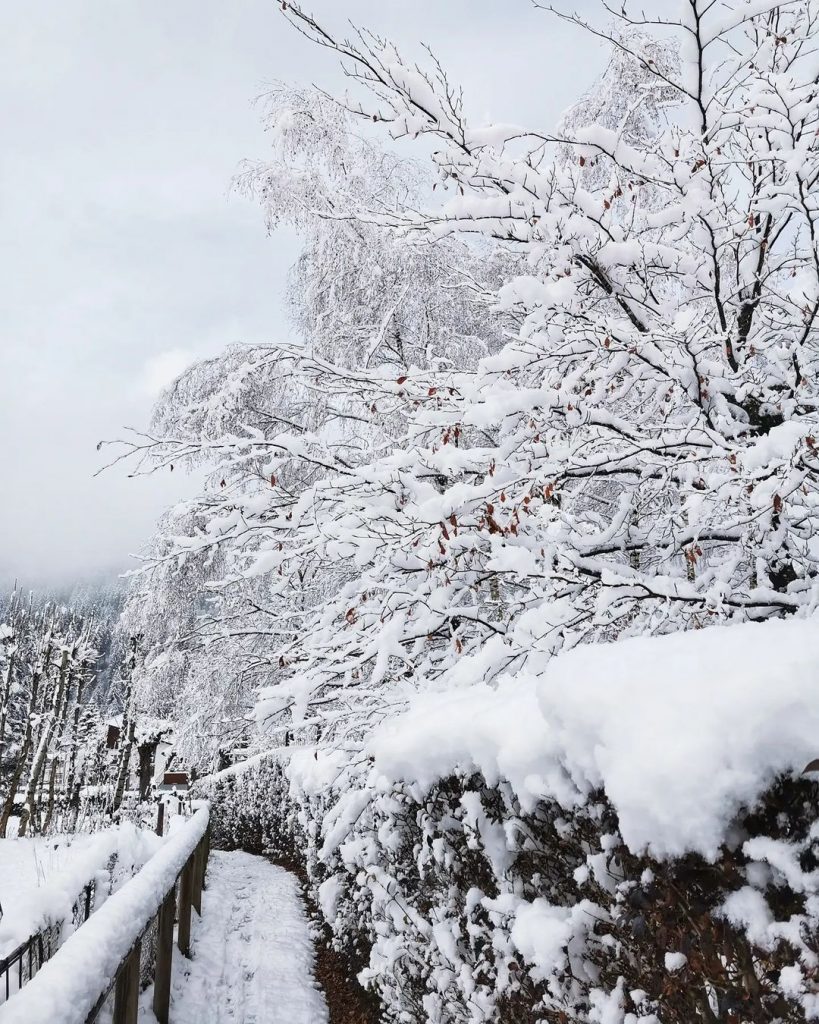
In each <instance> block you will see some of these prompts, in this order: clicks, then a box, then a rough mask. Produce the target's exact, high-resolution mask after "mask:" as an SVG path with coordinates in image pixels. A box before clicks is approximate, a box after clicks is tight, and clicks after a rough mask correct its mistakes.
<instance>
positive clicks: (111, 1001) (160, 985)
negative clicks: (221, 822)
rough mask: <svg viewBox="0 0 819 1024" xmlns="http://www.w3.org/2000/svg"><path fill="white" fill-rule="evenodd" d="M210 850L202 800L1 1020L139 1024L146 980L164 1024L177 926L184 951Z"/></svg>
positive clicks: (6, 1007) (13, 1023) (14, 1023)
mask: <svg viewBox="0 0 819 1024" xmlns="http://www.w3.org/2000/svg"><path fill="white" fill-rule="evenodd" d="M209 852H210V809H209V807H208V805H207V803H206V802H202V803H201V805H200V806H199V807H198V808H197V809H196V811H195V813H194V814H193V816H192V817H191V818H188V819H187V820H185V822H184V823H181V824H180V825H179V827H178V828H177V829H176V830H175V831H173V832H172V833H171V835H170V836H169V837H168V838H167V839H166V841H165V843H164V844H163V845H162V846H161V847H160V849H159V850H157V852H156V853H154V855H153V856H152V857H151V858H150V860H148V862H147V863H146V864H145V865H144V866H143V867H142V868H141V870H140V871H138V872H137V873H136V874H135V875H134V876H133V877H132V878H131V879H129V880H128V881H127V882H126V883H125V884H124V885H123V886H122V887H121V888H120V889H118V890H117V891H116V892H115V893H114V894H113V895H111V896H109V897H108V899H107V900H105V902H104V903H102V905H101V906H100V907H99V909H97V910H96V911H95V912H94V913H93V914H91V916H90V917H89V918H88V920H87V921H85V922H84V923H83V924H82V925H81V926H80V927H79V928H77V929H76V931H75V932H74V933H73V934H72V935H70V936H69V937H68V938H67V939H66V941H65V942H64V943H63V944H62V945H61V946H60V948H59V949H57V951H56V952H55V953H54V955H53V956H52V957H51V958H50V959H49V960H48V962H47V963H45V964H43V965H42V967H41V969H40V970H39V971H38V972H37V973H36V974H35V975H34V976H33V977H32V978H31V979H30V980H28V981H27V983H26V984H25V985H24V987H22V988H21V989H20V991H19V992H17V993H15V994H12V996H11V998H10V999H9V1000H8V1001H7V1002H5V1003H2V1004H0V1024H54V1021H55V1020H59V1021H60V1024H91V1022H95V1021H99V1022H101V1021H102V1020H105V1021H113V1024H136V1022H137V1013H138V1003H139V996H140V992H141V991H142V990H143V989H144V988H146V987H147V986H148V984H150V982H153V984H154V991H153V1011H154V1014H155V1016H156V1018H157V1020H158V1021H159V1024H168V1013H169V1004H170V992H171V970H172V964H173V944H174V926H175V925H176V926H177V928H176V941H177V944H178V946H179V949H180V951H181V953H183V954H184V955H185V956H188V955H189V954H190V943H191V916H192V913H193V911H194V910H195V911H196V912H197V913H201V907H202V889H203V887H204V883H205V873H206V870H207V863H208V856H209ZM55 1007H58V1008H59V1013H58V1016H56V1017H55Z"/></svg>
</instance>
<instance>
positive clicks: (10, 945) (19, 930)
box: [0, 824, 160, 957]
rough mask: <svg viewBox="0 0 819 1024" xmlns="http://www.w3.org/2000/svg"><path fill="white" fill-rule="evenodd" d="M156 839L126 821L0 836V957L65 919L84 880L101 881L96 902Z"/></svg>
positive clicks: (143, 859)
mask: <svg viewBox="0 0 819 1024" xmlns="http://www.w3.org/2000/svg"><path fill="white" fill-rule="evenodd" d="M159 844H160V840H159V839H158V838H157V837H156V836H154V835H152V834H150V833H146V832H141V831H139V830H138V829H136V828H134V826H133V825H129V824H124V825H121V826H119V827H118V828H112V829H106V830H104V831H102V832H95V833H92V834H78V835H74V836H51V837H35V838H30V839H2V840H0V906H2V908H3V915H2V919H0V957H2V956H4V955H6V954H7V953H10V952H11V951H12V950H13V949H14V948H15V947H16V946H18V945H19V944H20V943H21V942H24V941H25V940H26V939H27V938H28V937H29V936H30V935H33V934H34V933H35V932H37V931H39V930H40V929H41V928H43V927H46V926H48V925H50V924H56V923H58V922H64V923H65V922H70V920H71V911H72V906H73V904H74V902H75V900H76V899H77V897H78V896H79V895H80V893H81V892H82V889H83V887H84V886H85V885H87V884H88V882H90V881H94V880H99V881H100V883H101V885H100V896H98V898H97V901H96V902H97V904H99V902H100V900H101V897H102V892H103V890H104V891H106V892H107V890H108V888H109V887H110V886H111V884H112V882H113V884H114V885H116V884H117V883H118V882H121V881H122V880H124V879H125V878H127V877H129V876H130V875H131V874H132V873H133V871H134V870H135V869H137V868H139V867H140V866H141V865H142V864H144V863H145V862H146V861H147V859H148V858H149V857H150V856H151V854H152V853H153V852H154V850H155V849H156V848H157V846H158V845H159ZM114 856H115V857H116V868H115V871H114V878H113V879H111V877H110V876H109V875H108V873H107V872H108V867H109V865H110V863H111V861H112V857H114ZM65 937H66V936H65V934H64V935H63V938H65Z"/></svg>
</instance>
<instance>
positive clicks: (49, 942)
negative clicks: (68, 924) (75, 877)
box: [0, 882, 97, 1002]
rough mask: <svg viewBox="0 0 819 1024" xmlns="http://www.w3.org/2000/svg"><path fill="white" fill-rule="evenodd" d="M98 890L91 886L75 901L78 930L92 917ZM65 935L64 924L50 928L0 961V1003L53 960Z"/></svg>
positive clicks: (29, 938) (60, 923)
mask: <svg viewBox="0 0 819 1024" xmlns="http://www.w3.org/2000/svg"><path fill="white" fill-rule="evenodd" d="M96 889H97V887H96V883H95V882H89V883H88V884H87V885H86V886H84V887H83V890H82V892H81V893H80V895H79V896H78V897H77V899H76V900H75V901H74V905H73V907H72V908H71V909H72V919H73V922H74V927H75V928H79V927H80V925H81V924H83V923H84V922H85V921H87V920H88V918H89V917H90V916H91V911H92V910H93V906H94V898H95V896H96ZM62 931H63V926H62V922H60V921H57V922H55V923H53V924H49V925H47V926H46V927H45V928H42V929H41V930H40V931H38V932H35V934H34V935H30V936H29V937H28V938H27V939H26V940H25V941H24V942H21V943H20V945H19V946H17V948H16V949H13V950H12V951H11V952H10V953H7V954H6V955H5V956H3V957H0V1002H3V1001H7V1000H9V999H10V998H11V996H12V995H13V994H14V993H15V992H18V991H19V990H20V989H21V988H22V987H23V985H25V983H26V982H27V981H30V980H31V979H32V978H33V977H34V975H35V974H36V973H37V971H39V970H40V968H41V967H42V966H43V964H44V963H45V962H46V961H47V960H49V959H51V957H52V956H53V955H54V953H55V952H56V951H57V949H58V947H59V945H60V942H61V940H62Z"/></svg>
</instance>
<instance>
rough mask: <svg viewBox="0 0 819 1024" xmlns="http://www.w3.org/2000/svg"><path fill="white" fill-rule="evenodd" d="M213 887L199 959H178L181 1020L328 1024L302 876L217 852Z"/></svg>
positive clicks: (177, 1022)
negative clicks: (315, 972)
mask: <svg viewBox="0 0 819 1024" xmlns="http://www.w3.org/2000/svg"><path fill="white" fill-rule="evenodd" d="M207 885H208V887H207V889H206V890H205V892H204V893H203V897H202V918H201V920H199V919H198V918H197V917H196V915H194V924H193V948H192V953H193V959H192V960H191V961H190V962H187V961H185V960H184V958H182V957H180V956H177V958H176V962H175V964H174V980H173V992H172V1000H173V1001H172V1006H171V1020H172V1021H173V1024H202V1022H203V1021H208V1022H210V1024H227V1022H235V1024H240V1022H241V1024H327V1020H328V1016H327V1007H326V1005H325V1002H324V997H323V996H322V994H321V992H320V991H319V990H318V988H317V986H316V983H315V980H314V976H313V960H314V950H313V941H312V938H311V936H310V926H309V923H308V920H307V917H306V914H305V912H304V908H303V906H302V902H301V897H300V894H299V884H298V881H297V880H296V878H295V876H293V875H292V874H290V873H289V872H288V871H285V870H284V869H282V868H279V867H276V866H275V865H274V864H271V863H270V862H269V861H266V860H264V859H263V858H262V857H253V856H251V855H250V854H248V853H219V852H214V853H212V854H211V858H210V862H209V864H208V881H207ZM148 1019H150V1017H149V1018H148Z"/></svg>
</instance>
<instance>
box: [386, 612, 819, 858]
mask: <svg viewBox="0 0 819 1024" xmlns="http://www.w3.org/2000/svg"><path fill="white" fill-rule="evenodd" d="M817 678H819V621H818V620H817V619H815V618H812V619H806V620H787V621H771V622H765V623H746V624H741V625H732V626H715V627H712V628H709V629H703V630H699V631H693V632H687V633H677V634H672V635H669V636H663V637H637V638H634V639H629V640H624V641H621V642H618V643H615V644H596V645H586V646H580V647H577V648H575V649H574V650H572V651H570V652H568V653H566V654H564V655H561V656H559V657H557V658H554V659H553V660H552V661H551V662H549V664H548V665H547V667H546V669H545V671H544V672H543V673H541V674H540V675H538V676H537V677H535V676H532V675H528V676H527V675H518V676H516V677H514V678H508V679H506V680H505V681H504V682H503V683H502V685H500V686H499V687H498V688H497V689H492V688H490V687H488V686H485V685H483V684H479V685H477V686H473V687H470V688H467V689H464V690H461V691H457V692H454V693H453V692H450V693H445V694H435V695H427V696H423V697H419V698H418V700H417V701H416V702H415V703H414V704H413V706H412V707H411V708H410V710H409V711H408V712H407V713H406V714H404V715H403V716H401V717H400V718H399V719H398V720H396V721H393V722H392V723H390V724H388V725H385V726H384V727H382V728H381V729H379V730H378V731H377V732H376V733H375V735H374V736H373V738H372V740H371V741H370V744H369V752H370V753H371V754H372V756H373V757H374V760H375V765H376V769H377V771H378V772H380V773H381V774H382V775H383V776H385V778H386V780H387V781H389V780H396V781H397V780H401V781H404V782H408V783H416V784H417V785H419V786H421V787H428V786H430V785H431V784H432V783H433V782H434V781H435V780H437V779H440V778H443V777H445V776H447V775H449V774H452V773H455V772H471V771H480V772H481V773H483V775H484V777H485V778H486V780H487V782H488V783H489V784H490V785H492V784H493V783H494V782H495V781H496V780H497V779H500V778H503V779H506V780H507V781H508V782H509V783H511V785H512V787H513V789H514V790H515V793H516V795H517V796H518V799H519V800H520V801H521V804H522V805H523V806H524V807H527V806H529V807H531V806H532V804H533V803H535V802H536V801H537V800H538V799H541V798H544V799H552V800H556V801H557V802H558V803H560V804H561V805H563V806H564V807H566V808H570V807H573V806H577V805H578V804H580V803H583V802H584V801H585V800H586V799H587V798H588V796H589V794H590V793H591V792H592V791H593V790H595V789H597V788H599V787H602V788H603V789H604V790H605V792H606V794H607V796H608V798H609V800H610V801H611V802H612V804H613V805H614V807H615V808H616V810H617V812H618V815H619V819H620V831H621V834H622V836H623V839H624V841H625V842H626V844H627V845H628V846H629V848H630V849H632V850H633V851H634V852H642V851H645V850H650V852H651V853H652V854H654V855H655V856H658V857H667V856H674V855H680V854H683V853H685V852H687V851H694V852H698V853H701V854H702V855H703V856H705V857H707V858H709V859H711V858H714V857H715V856H716V855H717V852H718V849H719V847H720V844H721V843H722V842H723V840H724V837H725V833H726V829H727V827H728V825H729V824H730V822H731V821H732V819H733V818H734V817H735V815H736V814H737V812H738V811H739V810H740V808H741V807H743V806H747V805H751V804H753V803H754V801H755V800H756V799H757V798H758V797H759V796H760V795H761V794H762V792H763V791H764V790H765V789H766V788H767V787H768V786H769V785H770V783H771V782H772V781H773V779H774V778H775V777H776V775H778V774H779V773H783V772H797V773H798V772H800V771H801V770H802V769H803V768H804V767H805V765H806V764H807V762H809V761H810V760H812V759H813V758H814V757H816V756H819V701H817V700H816V680H817Z"/></svg>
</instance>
